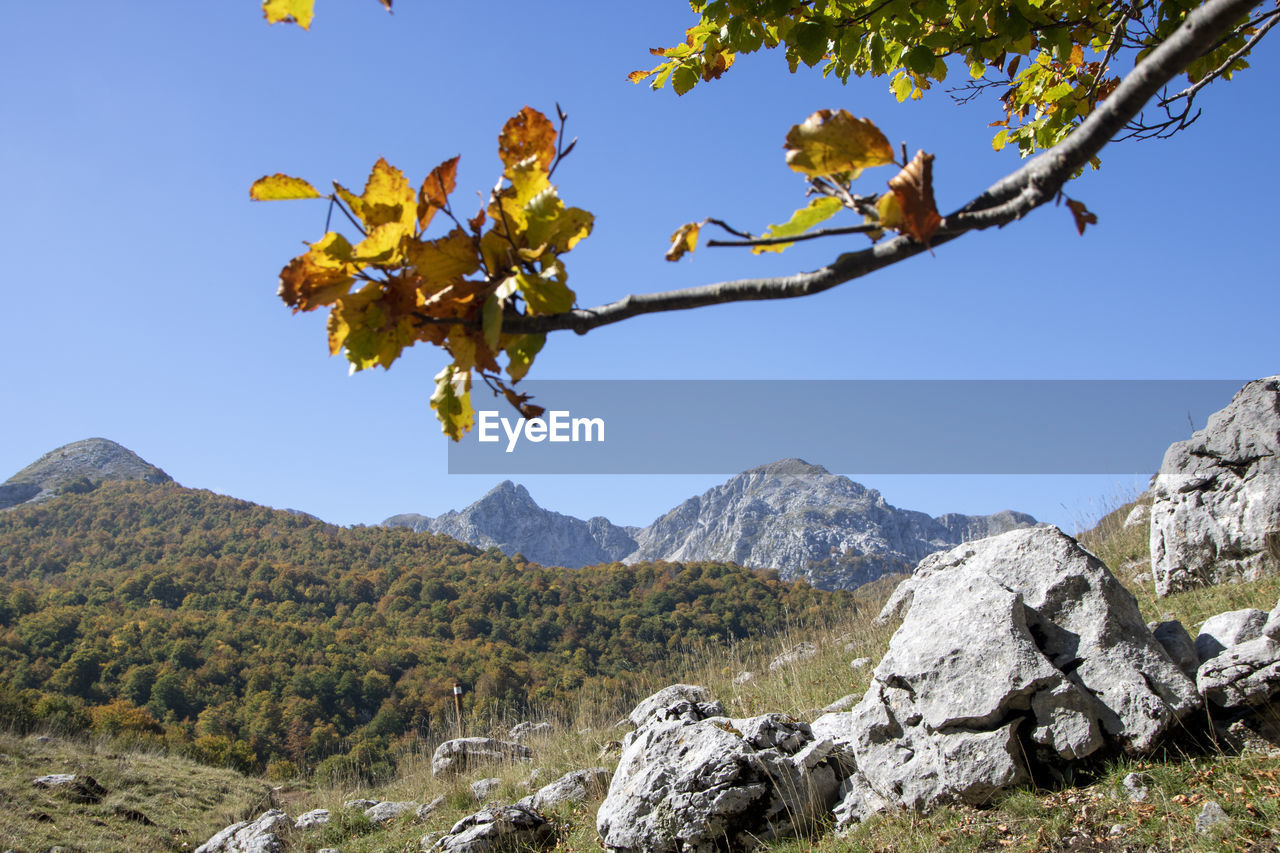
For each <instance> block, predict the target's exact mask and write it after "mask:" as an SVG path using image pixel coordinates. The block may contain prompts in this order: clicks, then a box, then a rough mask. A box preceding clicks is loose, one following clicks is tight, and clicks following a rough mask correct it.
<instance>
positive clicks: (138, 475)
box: [0, 438, 173, 509]
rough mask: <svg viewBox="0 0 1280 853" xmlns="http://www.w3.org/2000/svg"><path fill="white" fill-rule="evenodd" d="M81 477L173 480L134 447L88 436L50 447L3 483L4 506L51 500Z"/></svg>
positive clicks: (1, 501)
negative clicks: (53, 447)
mask: <svg viewBox="0 0 1280 853" xmlns="http://www.w3.org/2000/svg"><path fill="white" fill-rule="evenodd" d="M81 478H83V479H85V480H88V481H89V482H90V483H94V484H97V483H100V482H102V481H103V480H142V481H144V482H147V483H156V484H159V483H172V482H173V478H172V477H170V476H169V475H168V474H166V473H165V472H164V471H161V470H160V469H159V468H157V467H156V466H154V465H152V464H151V463H149V462H147V461H146V460H144V459H142V458H141V457H139V456H138V455H137V454H136V453H134V452H133V451H132V450H129V449H128V448H126V447H122V446H121V445H119V444H116V443H115V442H114V441H108V440H107V439H105V438H87V439H85V440H84V441H75V442H72V443H71V444H64V445H63V446H62V447H59V448H58V449H57V450H51V451H49V452H48V453H46V454H45V455H44V456H41V457H40V458H39V459H37V460H36V461H35V462H32V463H31V464H30V465H28V466H27V467H26V468H23V469H22V470H21V471H19V472H18V473H16V474H14V475H13V476H12V477H10V478H9V479H8V480H6V481H5V482H4V483H3V484H0V509H8V508H9V507H12V506H17V505H18V504H21V503H26V502H28V501H42V500H47V499H48V498H51V497H53V496H54V495H56V494H58V492H59V490H60V489H62V488H64V487H68V486H70V487H72V488H74V487H75V484H76V483H77V482H78V481H80V480H81Z"/></svg>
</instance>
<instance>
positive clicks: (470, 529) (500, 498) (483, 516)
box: [383, 480, 636, 569]
mask: <svg viewBox="0 0 1280 853" xmlns="http://www.w3.org/2000/svg"><path fill="white" fill-rule="evenodd" d="M397 522H398V523H399V524H400V525H401V526H407V527H413V529H414V530H418V531H422V530H430V531H431V532H433V533H443V534H445V535H446V536H452V537H453V538H455V539H461V540H462V541H463V542H469V543H471V544H472V545H477V546H479V547H481V548H499V549H501V550H502V551H503V552H504V553H506V554H514V553H516V552H517V551H518V552H520V553H522V554H524V555H525V556H526V557H528V558H529V559H530V560H533V561H534V562H537V563H542V564H543V565H545V566H565V567H567V568H571V569H577V568H581V567H582V566H590V565H595V564H598V563H612V562H614V561H615V560H620V559H622V558H623V557H625V556H626V555H627V554H630V553H631V552H632V551H634V550H635V549H636V543H635V540H634V539H632V538H631V536H630V534H628V533H627V531H626V530H624V529H623V528H621V527H618V526H616V525H614V524H612V523H610V522H609V520H608V519H607V518H603V517H600V516H597V517H595V518H592V519H590V520H588V521H583V520H582V519H580V518H574V517H573V516H571V515H562V514H560V513H558V512H551V511H550V510H546V509H543V508H542V507H540V506H538V504H537V503H535V502H534V500H533V498H531V497H530V496H529V492H528V491H527V490H526V489H525V487H524V486H518V485H516V484H515V483H513V482H511V481H510V480H506V481H504V482H502V483H500V484H498V485H497V486H495V487H494V488H493V489H492V490H491V491H490V492H489V493H488V494H487V495H485V496H484V497H482V498H481V499H480V500H478V501H476V502H475V503H473V504H472V505H471V506H469V507H467V508H466V509H464V510H462V511H461V512H456V511H450V512H446V513H445V514H444V515H442V516H440V517H438V518H435V519H430V518H428V517H427V516H425V515H418V516H412V515H397V516H392V518H389V519H387V521H386V522H383V523H384V524H391V523H397Z"/></svg>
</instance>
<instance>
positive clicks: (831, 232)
mask: <svg viewBox="0 0 1280 853" xmlns="http://www.w3.org/2000/svg"><path fill="white" fill-rule="evenodd" d="M883 227H884V226H883V225H880V224H879V223H875V224H865V225H850V226H848V227H847V228H819V229H818V230H817V231H806V232H805V233H803V234H797V235H795V236H794V237H756V238H754V239H751V240H708V241H707V245H708V246H781V245H784V244H791V243H799V242H801V241H802V240H816V239H818V238H819V237H838V236H840V235H842V234H866V233H867V232H868V231H879V230H881V229H882V228H883Z"/></svg>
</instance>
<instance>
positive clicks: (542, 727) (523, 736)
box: [507, 721, 551, 743]
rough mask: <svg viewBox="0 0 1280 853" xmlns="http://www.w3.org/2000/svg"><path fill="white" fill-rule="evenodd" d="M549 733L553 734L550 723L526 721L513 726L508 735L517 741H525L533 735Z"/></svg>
mask: <svg viewBox="0 0 1280 853" xmlns="http://www.w3.org/2000/svg"><path fill="white" fill-rule="evenodd" d="M549 734H551V724H550V723H530V722H527V721H526V722H522V723H516V724H515V725H514V726H512V727H511V731H510V732H509V733H508V735H507V736H508V737H509V738H511V740H512V741H513V742H515V743H524V742H525V741H527V740H528V739H529V738H531V737H538V736H540V735H549Z"/></svg>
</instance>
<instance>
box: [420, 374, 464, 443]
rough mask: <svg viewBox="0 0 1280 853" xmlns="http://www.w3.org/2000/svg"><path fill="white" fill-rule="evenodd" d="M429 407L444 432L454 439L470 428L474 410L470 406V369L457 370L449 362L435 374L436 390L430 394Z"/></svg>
mask: <svg viewBox="0 0 1280 853" xmlns="http://www.w3.org/2000/svg"><path fill="white" fill-rule="evenodd" d="M431 408H433V409H435V410H436V418H437V419H438V420H439V421H440V428H441V429H443V430H444V434H445V435H447V436H449V438H451V439H453V440H454V441H458V440H460V439H461V438H462V434H463V433H465V432H467V431H468V430H470V429H471V425H472V423H473V422H474V419H475V411H474V410H473V409H472V408H471V371H469V370H458V369H457V366H456V365H453V364H450V365H449V366H448V367H446V368H445V369H444V370H442V371H440V372H439V373H437V374H436V390H435V393H433V394H432V395H431Z"/></svg>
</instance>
